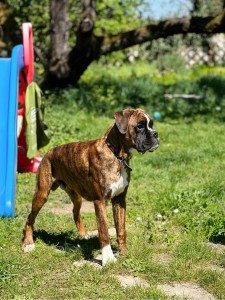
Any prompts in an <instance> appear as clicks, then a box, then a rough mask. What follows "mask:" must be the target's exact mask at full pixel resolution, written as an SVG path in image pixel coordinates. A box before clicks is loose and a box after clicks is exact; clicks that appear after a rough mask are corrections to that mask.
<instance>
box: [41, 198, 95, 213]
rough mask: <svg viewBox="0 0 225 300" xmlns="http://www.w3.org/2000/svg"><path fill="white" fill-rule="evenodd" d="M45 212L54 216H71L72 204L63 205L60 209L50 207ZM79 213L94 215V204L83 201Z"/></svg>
mask: <svg viewBox="0 0 225 300" xmlns="http://www.w3.org/2000/svg"><path fill="white" fill-rule="evenodd" d="M47 210H48V211H50V212H52V213H54V214H56V215H63V214H71V213H72V211H73V204H72V203H70V204H64V205H62V206H60V207H59V206H56V207H53V206H51V207H48V208H47ZM80 211H81V213H82V212H83V213H87V212H90V213H94V212H95V209H94V203H93V202H91V201H86V200H83V201H82V206H81V210H80Z"/></svg>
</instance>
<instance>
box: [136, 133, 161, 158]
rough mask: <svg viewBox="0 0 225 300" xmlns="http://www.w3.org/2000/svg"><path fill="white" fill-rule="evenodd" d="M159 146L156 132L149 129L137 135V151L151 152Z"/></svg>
mask: <svg viewBox="0 0 225 300" xmlns="http://www.w3.org/2000/svg"><path fill="white" fill-rule="evenodd" d="M158 147H159V140H158V133H157V132H156V131H155V130H151V131H150V132H148V134H146V135H145V134H142V135H138V136H137V143H136V148H137V150H138V152H141V153H145V152H146V151H149V152H153V151H155V150H156V149H157V148H158Z"/></svg>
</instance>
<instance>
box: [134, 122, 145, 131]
mask: <svg viewBox="0 0 225 300" xmlns="http://www.w3.org/2000/svg"><path fill="white" fill-rule="evenodd" d="M136 128H137V129H138V130H142V129H144V128H145V126H144V124H143V123H139V124H137V126H136Z"/></svg>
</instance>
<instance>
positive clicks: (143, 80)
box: [52, 55, 225, 120]
mask: <svg viewBox="0 0 225 300" xmlns="http://www.w3.org/2000/svg"><path fill="white" fill-rule="evenodd" d="M163 63H164V68H163V70H161V71H160V68H159V67H158V64H159V62H156V63H155V64H152V65H150V64H146V63H143V62H142V63H136V64H135V65H123V66H121V67H116V66H111V67H110V68H106V67H105V66H104V65H102V64H98V63H95V64H93V66H91V67H90V68H89V69H88V71H87V72H86V73H85V74H84V76H83V77H82V79H81V81H80V83H79V85H78V86H77V87H76V88H69V89H65V90H63V91H58V92H57V95H60V96H59V98H60V99H61V101H63V102H65V101H68V100H69V99H74V101H75V103H76V105H77V106H78V107H79V109H86V110H87V111H89V112H94V113H97V114H100V115H102V114H105V115H107V116H109V115H111V112H112V111H115V110H118V109H121V108H123V107H137V106H144V107H146V108H147V109H148V110H149V111H150V112H152V113H153V112H154V111H159V112H160V113H161V114H162V116H163V117H164V118H165V119H170V118H184V117H192V118H195V117H197V116H198V115H204V116H208V115H210V116H214V117H216V118H218V119H220V120H224V119H225V96H224V94H223V90H224V88H225V87H224V75H225V71H224V68H222V67H220V68H215V67H206V66H200V67H195V68H193V69H186V68H185V67H183V66H182V63H180V58H178V59H176V57H175V56H171V55H168V56H166V57H165V59H164V60H163ZM158 70H159V71H158ZM178 71H179V72H178ZM164 93H168V94H171V95H174V94H187V95H189V94H194V95H197V96H203V99H199V100H198V99H197V100H196V99H189V100H187V99H182V98H178V99H177V98H172V99H167V98H165V97H164ZM52 95H54V94H52ZM204 95H205V98H204ZM52 97H54V96H52Z"/></svg>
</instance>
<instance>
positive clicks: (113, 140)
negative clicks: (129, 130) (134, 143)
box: [104, 124, 132, 171]
mask: <svg viewBox="0 0 225 300" xmlns="http://www.w3.org/2000/svg"><path fill="white" fill-rule="evenodd" d="M104 138H105V142H106V144H107V146H108V147H109V149H110V150H111V151H112V152H113V154H114V155H115V156H116V158H117V159H118V160H120V161H121V163H122V164H123V165H124V166H125V167H126V168H128V169H130V171H131V168H130V167H129V165H128V162H129V159H130V158H131V157H132V153H131V151H130V149H131V148H130V147H129V145H127V142H126V138H125V134H122V133H120V131H119V129H118V128H117V126H116V124H114V125H113V126H112V127H111V128H110V129H109V130H108V131H107V132H106V134H105V136H104Z"/></svg>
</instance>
